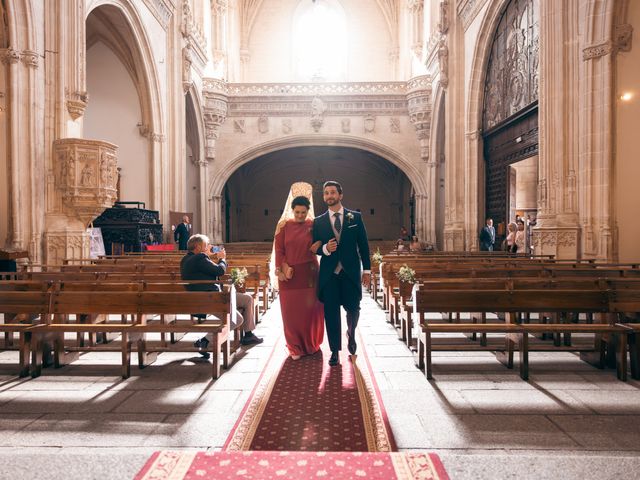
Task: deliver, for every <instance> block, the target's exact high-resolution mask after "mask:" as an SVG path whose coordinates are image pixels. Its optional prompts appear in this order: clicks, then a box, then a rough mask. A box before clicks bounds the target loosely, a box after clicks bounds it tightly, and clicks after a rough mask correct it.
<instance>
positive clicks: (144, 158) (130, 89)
mask: <svg viewBox="0 0 640 480" xmlns="http://www.w3.org/2000/svg"><path fill="white" fill-rule="evenodd" d="M87 90H88V93H89V95H90V98H91V100H90V102H89V104H88V106H87V109H86V112H85V120H84V133H85V137H86V138H94V139H100V140H106V141H108V142H112V143H115V144H116V145H118V167H119V168H120V169H121V170H120V200H123V201H140V202H145V204H146V205H147V206H150V205H151V202H150V200H151V196H150V192H149V178H150V176H151V175H150V174H151V166H150V164H149V152H148V141H147V139H146V138H145V137H143V136H142V135H141V134H140V127H139V126H138V125H139V124H141V118H142V116H141V111H140V99H139V97H138V92H137V90H136V88H135V85H134V84H133V81H132V80H131V76H130V75H129V72H128V71H127V69H126V68H125V67H124V65H123V64H122V62H121V61H120V60H119V59H118V57H117V56H116V55H115V54H114V53H113V51H112V50H111V49H109V48H108V47H107V46H106V45H105V44H104V43H102V42H98V43H96V44H95V45H93V46H92V47H91V48H90V49H89V50H88V51H87Z"/></svg>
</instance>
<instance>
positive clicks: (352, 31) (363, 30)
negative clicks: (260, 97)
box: [244, 0, 396, 82]
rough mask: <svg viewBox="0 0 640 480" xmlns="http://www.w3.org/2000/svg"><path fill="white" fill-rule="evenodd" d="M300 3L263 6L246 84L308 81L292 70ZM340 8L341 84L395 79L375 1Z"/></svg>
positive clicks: (279, 0)
mask: <svg viewBox="0 0 640 480" xmlns="http://www.w3.org/2000/svg"><path fill="white" fill-rule="evenodd" d="M267 3H268V5H267ZM299 4H300V0H270V1H269V2H265V3H264V4H263V5H262V7H261V8H260V11H259V12H258V14H257V18H256V21H255V24H254V27H253V30H252V33H251V38H250V39H249V52H250V60H249V63H248V67H247V70H246V77H245V80H244V81H245V82H297V81H310V80H311V79H301V78H299V77H297V76H296V74H295V72H294V68H293V43H292V42H293V38H292V31H293V18H294V14H295V11H296V9H297V8H298V5H299ZM339 5H340V6H341V7H342V9H343V10H344V14H345V16H346V24H347V31H348V41H347V46H346V48H347V74H346V78H343V79H342V81H348V82H367V81H392V80H396V79H395V78H394V76H393V72H394V68H393V65H391V64H390V63H389V55H388V54H389V52H390V49H391V41H390V36H389V28H388V27H387V24H386V22H385V20H384V18H383V16H382V13H381V11H380V9H379V7H378V6H377V2H374V1H367V2H363V1H361V0H340V2H339ZM326 35H331V32H330V31H328V32H327V33H326Z"/></svg>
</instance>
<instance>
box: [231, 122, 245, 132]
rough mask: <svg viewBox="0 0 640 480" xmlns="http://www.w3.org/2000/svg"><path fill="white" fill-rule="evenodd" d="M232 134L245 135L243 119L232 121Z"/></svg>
mask: <svg viewBox="0 0 640 480" xmlns="http://www.w3.org/2000/svg"><path fill="white" fill-rule="evenodd" d="M233 132H234V133H245V132H246V129H245V125H244V119H237V120H234V121H233Z"/></svg>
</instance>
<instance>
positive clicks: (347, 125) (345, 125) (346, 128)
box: [340, 118, 351, 133]
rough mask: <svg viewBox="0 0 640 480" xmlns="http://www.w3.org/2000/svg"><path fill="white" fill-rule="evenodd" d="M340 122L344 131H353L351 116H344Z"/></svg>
mask: <svg viewBox="0 0 640 480" xmlns="http://www.w3.org/2000/svg"><path fill="white" fill-rule="evenodd" d="M340 124H341V126H342V133H351V119H350V118H343V119H342V120H341V121H340Z"/></svg>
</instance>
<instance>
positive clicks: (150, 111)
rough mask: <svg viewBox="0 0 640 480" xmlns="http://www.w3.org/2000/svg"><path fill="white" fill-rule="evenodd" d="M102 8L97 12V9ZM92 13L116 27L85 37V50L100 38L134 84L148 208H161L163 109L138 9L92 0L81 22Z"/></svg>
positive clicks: (163, 196) (128, 4)
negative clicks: (144, 141)
mask: <svg viewBox="0 0 640 480" xmlns="http://www.w3.org/2000/svg"><path fill="white" fill-rule="evenodd" d="M99 9H102V11H101V12H98V10H99ZM92 13H94V14H97V15H98V16H99V17H101V18H100V19H101V20H107V21H112V20H114V19H115V20H118V22H117V23H118V24H119V25H118V27H119V26H120V25H122V27H120V28H117V27H115V26H114V29H115V31H113V32H112V33H113V35H112V36H111V38H108V37H105V36H100V37H99V38H91V37H88V38H87V50H88V48H89V47H90V46H91V45H92V44H93V42H95V41H98V40H100V41H103V42H104V43H105V45H107V47H109V48H110V49H111V50H112V51H113V52H114V54H115V55H116V56H117V57H118V58H119V59H120V61H121V62H122V63H123V65H124V66H125V68H126V69H127V70H128V71H129V74H130V75H131V77H132V79H133V82H134V85H135V87H136V89H137V91H138V98H139V101H140V110H141V117H142V119H141V125H140V133H141V135H143V136H145V137H146V138H147V139H148V141H149V150H148V155H149V162H150V167H151V172H150V185H149V189H150V192H149V193H150V201H151V206H150V208H154V209H157V210H161V211H165V210H166V209H165V208H164V205H166V204H167V198H166V197H167V195H168V192H167V190H168V189H164V188H163V186H162V185H161V184H160V178H162V175H161V170H162V168H163V167H162V158H161V153H162V149H161V148H160V147H159V145H158V144H159V143H161V142H163V141H164V133H163V131H162V129H163V125H164V121H163V111H162V102H161V99H160V92H161V88H160V85H161V82H160V79H159V77H158V72H157V70H156V67H155V60H154V56H153V51H152V49H151V42H150V40H149V38H148V35H147V32H146V30H145V27H144V24H143V22H142V19H141V18H140V15H139V12H138V11H137V10H136V8H134V6H133V5H132V4H131V2H128V1H125V0H95V1H94V2H92V3H91V4H90V5H88V6H87V10H86V12H85V21H87V19H88V18H89V16H90V15H91V14H92Z"/></svg>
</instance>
